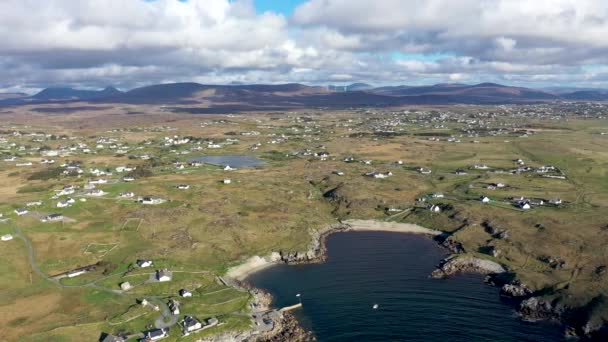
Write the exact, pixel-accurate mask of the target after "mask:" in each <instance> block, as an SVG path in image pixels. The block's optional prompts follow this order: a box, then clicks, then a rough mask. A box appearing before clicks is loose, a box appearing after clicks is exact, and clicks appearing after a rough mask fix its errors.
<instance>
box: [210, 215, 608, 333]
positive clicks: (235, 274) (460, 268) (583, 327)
mask: <svg viewBox="0 0 608 342" xmlns="http://www.w3.org/2000/svg"><path fill="white" fill-rule="evenodd" d="M366 224H372V226H371V228H369V227H368V228H362V227H363V226H362V225H366ZM347 231H389V232H404V233H416V234H425V235H429V236H431V237H433V238H434V239H435V240H436V241H437V242H438V244H439V245H440V246H441V247H444V248H446V249H447V250H448V251H450V252H451V253H453V254H452V255H451V256H449V257H448V258H446V259H444V260H442V261H441V263H440V264H439V265H438V266H437V268H436V269H435V270H434V271H433V272H432V273H431V275H430V276H431V277H433V278H446V277H449V276H452V275H455V274H457V273H479V274H485V275H487V277H486V282H487V283H489V284H491V285H494V286H497V287H500V288H501V290H500V295H501V296H503V297H506V298H509V299H510V300H512V301H513V303H514V306H515V309H516V311H517V313H518V315H519V316H520V317H521V318H522V319H523V320H528V321H540V320H544V321H554V322H557V323H561V324H562V325H563V326H564V327H565V334H566V336H568V337H577V338H581V339H582V340H588V341H595V340H608V339H597V338H598V336H600V335H601V336H602V337H601V338H605V337H606V334H608V333H607V332H606V331H604V330H605V328H604V327H602V326H593V325H592V324H590V323H589V322H587V321H585V320H581V317H580V316H581V312H582V311H583V310H581V309H580V308H566V307H563V306H562V305H560V304H559V303H557V302H555V301H550V300H545V299H542V298H540V296H535V293H533V291H531V290H530V289H528V287H527V286H526V285H525V284H520V283H519V282H518V281H517V280H516V277H515V274H513V273H510V272H509V271H508V270H507V269H506V268H505V267H504V266H502V265H500V264H499V263H497V262H494V261H491V260H487V259H481V258H477V257H474V256H470V255H466V254H464V249H463V248H462V245H461V244H460V243H459V242H458V241H456V240H454V239H453V238H452V237H451V236H449V235H445V234H443V233H442V232H439V231H435V230H431V229H427V228H424V227H420V226H417V225H410V224H403V225H402V226H399V224H392V225H391V226H390V227H388V226H384V225H383V224H382V223H379V222H376V221H363V220H349V221H344V222H340V223H338V224H333V225H330V226H327V227H325V228H322V229H319V230H311V244H310V246H309V248H308V250H306V251H279V252H273V253H271V254H270V255H269V256H266V257H253V258H251V259H249V260H248V261H247V262H246V263H244V264H242V265H239V266H237V267H235V268H232V269H231V270H229V271H228V273H227V276H228V277H230V278H232V279H235V280H236V281H238V282H239V283H242V281H244V280H245V279H246V278H247V276H249V275H250V274H253V273H255V272H257V271H259V270H261V269H263V268H266V267H269V266H272V265H276V264H288V265H296V264H310V263H320V262H323V261H325V260H326V258H327V249H326V245H325V241H326V239H327V237H328V236H330V235H331V234H334V233H338V232H347ZM239 267H240V269H239ZM244 284H246V283H244ZM246 286H249V285H246ZM249 288H250V289H251V287H249ZM254 291H259V290H257V289H255V290H254ZM268 296H269V295H268ZM286 338H287V339H286ZM286 340H289V341H302V342H303V341H313V340H314V336H313V335H312V334H311V333H310V332H307V331H305V330H304V329H303V328H302V327H301V326H300V325H299V323H298V322H297V320H296V319H295V317H294V316H293V315H291V314H285V315H284V316H283V317H282V318H281V321H280V323H279V324H277V329H274V330H273V332H271V333H269V334H265V335H264V336H249V337H246V338H243V339H240V340H238V341H256V342H257V341H286ZM213 341H237V340H232V339H228V340H224V339H217V340H213Z"/></svg>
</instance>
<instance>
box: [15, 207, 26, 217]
mask: <svg viewBox="0 0 608 342" xmlns="http://www.w3.org/2000/svg"><path fill="white" fill-rule="evenodd" d="M27 213H29V211H28V210H27V209H24V208H17V209H15V214H17V216H21V215H25V214H27Z"/></svg>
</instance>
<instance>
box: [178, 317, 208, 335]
mask: <svg viewBox="0 0 608 342" xmlns="http://www.w3.org/2000/svg"><path fill="white" fill-rule="evenodd" d="M182 326H183V327H184V335H187V334H189V333H192V332H195V331H197V330H201V329H202V328H203V324H202V323H201V322H200V321H199V320H198V319H196V318H194V317H192V316H186V317H184V321H183V322H182Z"/></svg>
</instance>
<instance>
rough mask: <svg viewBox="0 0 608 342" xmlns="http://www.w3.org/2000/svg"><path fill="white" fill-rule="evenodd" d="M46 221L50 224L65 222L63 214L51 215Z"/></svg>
mask: <svg viewBox="0 0 608 342" xmlns="http://www.w3.org/2000/svg"><path fill="white" fill-rule="evenodd" d="M45 220H47V221H49V222H57V221H61V220H63V214H50V215H47V216H46V218H45Z"/></svg>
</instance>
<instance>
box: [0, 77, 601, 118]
mask: <svg viewBox="0 0 608 342" xmlns="http://www.w3.org/2000/svg"><path fill="white" fill-rule="evenodd" d="M548 101H608V90H605V89H594V88H548V89H542V90H541V89H531V88H523V87H511V86H505V85H501V84H496V83H480V84H474V85H468V84H459V83H448V84H435V85H430V86H406V85H402V86H392V87H373V86H371V85H369V84H365V83H354V84H351V85H347V86H327V87H321V86H307V85H302V84H297V83H289V84H278V85H266V84H249V85H246V84H230V85H204V84H199V83H170V84H157V85H151V86H147V87H141V88H136V89H132V90H129V91H126V92H122V91H119V90H117V89H116V88H113V87H107V88H105V89H103V90H99V91H95V90H77V89H72V88H47V89H44V90H42V91H41V92H39V93H37V94H35V95H33V96H24V95H23V94H0V105H3V106H16V105H25V104H52V103H70V102H88V103H92V104H96V103H97V104H100V103H105V104H111V103H130V104H155V105H158V104H163V105H168V106H171V105H180V107H184V106H191V108H190V107H188V108H187V109H188V110H190V111H191V112H224V111H244V110H289V109H297V108H307V107H330V108H347V107H361V106H370V107H387V106H400V105H434V104H439V105H447V104H524V103H540V102H548Z"/></svg>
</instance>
